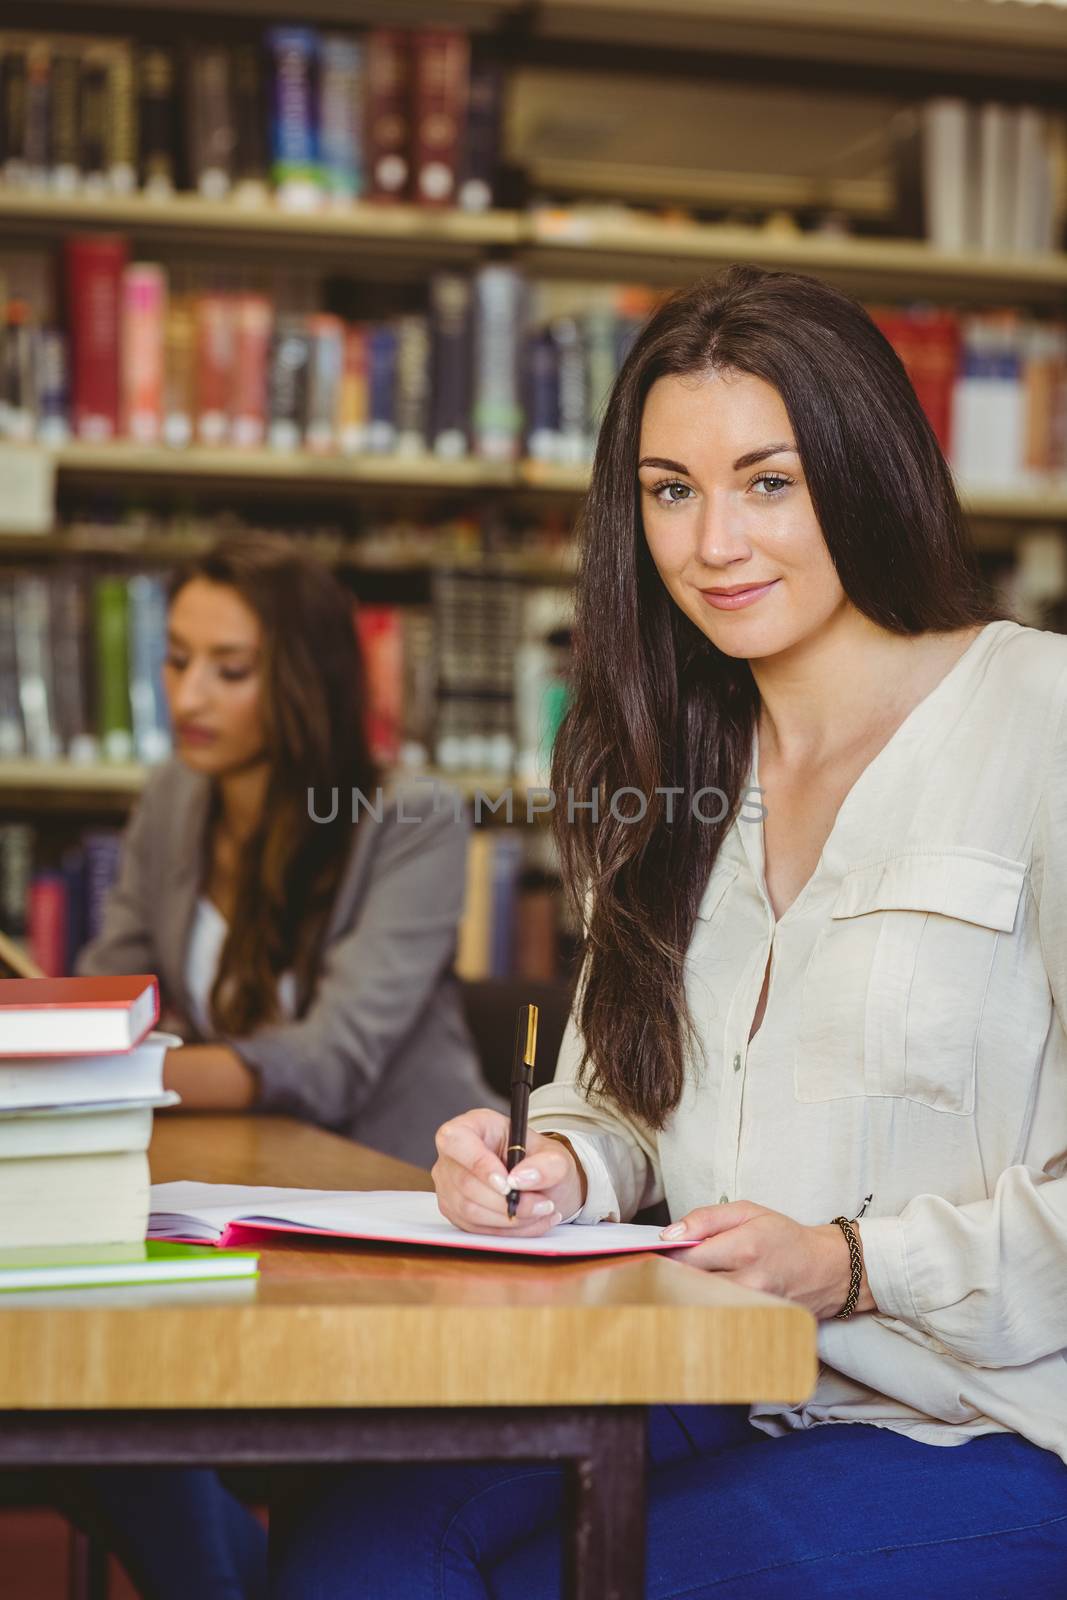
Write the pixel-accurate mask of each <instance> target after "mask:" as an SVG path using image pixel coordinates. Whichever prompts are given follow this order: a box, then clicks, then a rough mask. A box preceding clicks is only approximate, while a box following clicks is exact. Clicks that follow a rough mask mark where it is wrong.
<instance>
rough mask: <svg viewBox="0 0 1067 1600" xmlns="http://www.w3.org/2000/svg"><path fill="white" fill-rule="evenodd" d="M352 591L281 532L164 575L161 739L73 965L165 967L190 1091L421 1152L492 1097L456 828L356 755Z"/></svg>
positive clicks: (182, 1082)
mask: <svg viewBox="0 0 1067 1600" xmlns="http://www.w3.org/2000/svg"><path fill="white" fill-rule="evenodd" d="M352 605H353V602H352V597H351V596H350V595H349V594H348V592H347V591H346V590H345V589H344V588H343V586H342V585H341V584H340V583H339V582H338V581H337V579H336V578H335V576H334V575H333V573H331V572H330V570H329V569H328V568H327V567H326V566H324V565H323V564H322V563H321V562H319V561H317V560H314V559H313V558H311V557H309V556H307V555H306V554H305V553H304V552H302V551H301V550H300V548H299V546H298V545H297V544H295V542H293V541H291V540H287V539H284V538H281V537H279V536H270V535H266V534H242V535H239V536H236V537H232V538H227V539H225V540H223V541H221V542H220V543H219V544H218V545H217V546H215V548H214V549H213V550H211V551H210V552H208V553H207V554H206V555H204V556H202V557H200V558H199V559H197V560H195V561H193V562H191V563H189V564H188V565H187V566H185V567H184V568H182V569H181V570H180V571H179V572H178V573H177V574H176V575H175V577H174V579H173V580H172V583H171V588H170V603H169V609H168V643H167V655H166V663H165V666H164V682H165V687H166V691H167V698H168V702H169V706H170V712H171V718H172V722H173V725H174V735H175V742H176V754H175V757H174V759H173V760H172V761H170V762H168V763H167V764H166V765H165V766H164V767H162V768H161V769H160V770H159V771H158V772H156V773H154V774H153V775H152V777H151V779H150V780H149V783H148V785H147V788H146V790H145V792H144V794H143V796H142V798H141V800H140V802H139V804H138V806H137V808H136V810H135V813H134V815H133V817H132V818H131V821H130V824H129V827H128V831H127V834H126V837H125V840H124V844H123V853H122V866H121V875H120V878H119V882H118V885H117V887H116V889H115V891H114V893H113V894H112V896H111V898H110V900H109V901H108V904H107V908H106V914H105V919H104V926H103V929H102V932H101V933H100V935H99V937H98V938H97V939H95V940H94V941H93V942H92V943H91V944H89V945H88V946H87V947H86V948H85V949H84V950H83V951H82V953H81V957H80V959H79V961H78V970H79V971H80V972H84V973H110V972H156V973H158V974H159V977H160V981H161V987H162V991H163V998H164V1003H165V1005H166V1006H167V1008H168V1010H169V1011H170V1012H171V1015H172V1016H175V1017H176V1020H177V1023H178V1026H179V1029H180V1031H181V1032H182V1034H183V1035H184V1036H185V1037H187V1039H188V1040H189V1041H190V1042H187V1043H186V1044H185V1045H184V1046H183V1047H182V1048H181V1049H175V1050H172V1051H170V1052H169V1053H168V1056H167V1060H166V1066H165V1082H166V1085H167V1087H168V1088H172V1089H176V1090H177V1091H178V1092H179V1093H180V1094H181V1096H182V1103H183V1105H184V1106H185V1107H186V1108H188V1109H193V1110H196V1109H200V1110H203V1109H213V1108H214V1109H219V1110H224V1109H231V1110H234V1109H242V1108H245V1107H253V1106H255V1107H257V1108H259V1109H261V1110H265V1111H284V1112H287V1113H288V1114H290V1115H292V1116H298V1117H303V1118H306V1119H308V1120H310V1121H312V1122H317V1123H322V1124H324V1125H326V1126H328V1127H330V1128H334V1129H336V1130H338V1131H341V1132H344V1133H348V1134H350V1135H351V1136H352V1137H353V1138H358V1139H359V1140H361V1141H362V1142H363V1143H364V1144H369V1145H372V1146H373V1147H374V1148H376V1149H380V1150H384V1151H387V1152H388V1153H389V1154H392V1155H396V1156H399V1157H402V1158H404V1159H407V1160H410V1161H415V1162H417V1163H419V1164H420V1165H429V1163H430V1162H431V1161H432V1160H433V1157H434V1132H435V1130H436V1128H437V1127H438V1125H439V1123H440V1122H441V1120H442V1114H443V1115H445V1116H449V1115H452V1114H454V1113H455V1112H458V1111H459V1110H461V1109H462V1108H463V1107H465V1106H468V1105H469V1104H470V1103H471V1099H472V1098H475V1099H478V1098H481V1097H483V1096H484V1095H485V1093H486V1088H485V1085H484V1083H483V1081H482V1079H481V1076H480V1073H479V1070H478V1065H477V1057H476V1053H475V1048H474V1044H473V1041H472V1040H471V1037H470V1035H469V1032H468V1030H467V1027H466V1023H465V1020H464V1016H463V1010H462V1000H461V996H460V992H459V985H458V980H457V978H456V976H455V973H454V971H453V968H452V957H453V954H454V949H455V942H456V933H457V926H458V922H459V918H460V914H461V912H462V909H463V895H464V890H465V861H466V847H467V836H468V830H469V826H470V824H469V818H468V816H467V813H466V809H465V808H464V807H462V806H455V805H453V804H451V803H450V802H451V801H453V800H454V799H456V798H457V797H456V796H454V795H448V796H445V795H444V793H443V791H441V790H437V791H434V790H433V789H431V788H430V787H428V786H427V785H420V784H416V783H412V782H405V781H403V780H395V779H391V778H389V777H388V775H387V774H385V773H384V772H383V771H382V770H381V769H380V768H379V766H378V765H377V764H376V763H375V761H374V760H373V759H372V757H371V752H370V749H369V747H368V743H367V735H366V731H365V728H366V705H365V685H364V675H363V665H362V661H361V657H360V651H359V648H358V642H357V638H356V633H355V629H354V625H353V615H352ZM353 795H357V796H361V797H362V798H361V799H357V801H356V804H355V806H353Z"/></svg>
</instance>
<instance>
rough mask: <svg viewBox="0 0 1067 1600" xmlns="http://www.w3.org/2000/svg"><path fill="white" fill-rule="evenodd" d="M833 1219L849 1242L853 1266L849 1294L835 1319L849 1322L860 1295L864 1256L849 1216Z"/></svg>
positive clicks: (836, 1313)
mask: <svg viewBox="0 0 1067 1600" xmlns="http://www.w3.org/2000/svg"><path fill="white" fill-rule="evenodd" d="M833 1221H834V1222H836V1223H837V1225H838V1227H839V1228H840V1229H841V1232H842V1233H843V1234H844V1236H845V1240H846V1242H847V1244H848V1258H849V1262H850V1263H851V1266H852V1276H851V1278H850V1280H849V1285H848V1294H847V1295H846V1297H845V1303H844V1305H843V1306H842V1307H841V1310H840V1311H835V1312H834V1320H835V1321H836V1320H837V1319H838V1318H840V1320H841V1321H842V1322H847V1321H848V1319H849V1317H850V1316H851V1315H852V1313H853V1312H854V1311H855V1309H856V1302H857V1301H858V1300H859V1297H860V1280H861V1278H862V1277H863V1256H862V1255H861V1254H860V1247H859V1241H858V1240H857V1238H856V1230H855V1229H854V1228H853V1226H852V1223H851V1222H850V1221H849V1219H848V1217H834V1218H833Z"/></svg>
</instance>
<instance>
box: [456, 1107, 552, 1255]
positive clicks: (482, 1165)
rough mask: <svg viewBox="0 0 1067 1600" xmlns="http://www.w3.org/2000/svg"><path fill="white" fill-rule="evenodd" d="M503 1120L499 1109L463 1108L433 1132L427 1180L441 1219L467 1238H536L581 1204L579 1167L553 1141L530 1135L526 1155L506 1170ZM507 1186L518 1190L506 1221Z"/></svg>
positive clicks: (505, 1142) (505, 1133)
mask: <svg viewBox="0 0 1067 1600" xmlns="http://www.w3.org/2000/svg"><path fill="white" fill-rule="evenodd" d="M507 1145H508V1119H507V1117H505V1116H504V1115H503V1114H502V1113H501V1112H499V1111H490V1110H488V1109H484V1110H475V1111H465V1112H464V1113H463V1115H462V1116H459V1117H453V1118H452V1120H451V1121H450V1122H445V1123H442V1125H441V1126H440V1127H439V1128H438V1130H437V1160H436V1161H435V1162H434V1165H433V1169H432V1171H431V1174H430V1175H431V1177H432V1178H433V1181H434V1187H435V1188H436V1190H437V1203H438V1205H439V1206H440V1208H441V1214H442V1215H443V1216H444V1217H446V1218H447V1219H448V1221H449V1222H451V1223H452V1224H453V1225H454V1226H455V1227H457V1228H464V1229H466V1231H467V1232H468V1233H510V1234H514V1235H515V1236H516V1237H518V1238H528V1239H534V1238H537V1237H539V1236H540V1235H541V1234H542V1233H547V1232H548V1230H549V1229H550V1228H554V1227H555V1226H556V1224H557V1223H558V1222H560V1221H561V1220H562V1219H563V1218H564V1217H569V1216H570V1215H571V1213H572V1212H574V1211H577V1209H578V1207H579V1206H580V1205H581V1203H582V1181H581V1174H580V1173H579V1170H578V1163H577V1161H576V1160H575V1158H574V1156H573V1155H572V1153H571V1151H570V1150H569V1149H568V1147H567V1146H566V1145H565V1144H562V1143H561V1142H560V1141H559V1140H558V1139H549V1138H546V1136H545V1135H544V1134H541V1133H536V1132H534V1131H533V1129H531V1130H530V1132H529V1135H528V1138H527V1146H526V1155H525V1157H524V1158H523V1160H522V1161H520V1162H518V1163H517V1165H516V1166H514V1167H513V1168H512V1169H511V1171H510V1172H509V1171H508V1170H507V1167H506V1166H505V1165H504V1157H505V1154H506V1152H507ZM509 1189H517V1190H519V1191H520V1199H519V1205H518V1210H517V1212H516V1214H515V1216H514V1218H509V1217H508V1205H507V1194H508V1190H509Z"/></svg>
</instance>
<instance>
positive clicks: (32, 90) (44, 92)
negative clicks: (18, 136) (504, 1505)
mask: <svg viewBox="0 0 1067 1600" xmlns="http://www.w3.org/2000/svg"><path fill="white" fill-rule="evenodd" d="M51 80H52V52H51V48H50V46H49V45H48V44H47V43H46V42H45V41H44V40H43V39H35V40H34V41H33V43H32V44H30V45H29V46H28V48H27V50H26V134H25V146H24V149H25V157H26V173H25V182H26V183H27V185H28V186H29V187H30V188H32V189H44V188H46V187H47V184H48V169H49V164H50V161H51V138H50V123H51V98H52V81H51Z"/></svg>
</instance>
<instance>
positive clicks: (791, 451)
mask: <svg viewBox="0 0 1067 1600" xmlns="http://www.w3.org/2000/svg"><path fill="white" fill-rule="evenodd" d="M797 454H798V451H797V447H796V445H795V444H765V445H764V446H763V447H762V448H761V449H759V450H749V451H748V452H747V453H746V454H745V455H743V456H738V458H737V460H736V461H735V462H734V471H735V472H740V471H741V468H742V467H754V466H755V465H756V463H757V461H766V459H767V457H768V456H782V455H794V456H795V455H797Z"/></svg>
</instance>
